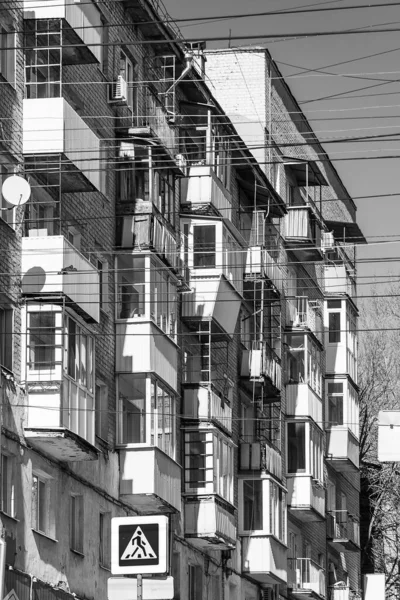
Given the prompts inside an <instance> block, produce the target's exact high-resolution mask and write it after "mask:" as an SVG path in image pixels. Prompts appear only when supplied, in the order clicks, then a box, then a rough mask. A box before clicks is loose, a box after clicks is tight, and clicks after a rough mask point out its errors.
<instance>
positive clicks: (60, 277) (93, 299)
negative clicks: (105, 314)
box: [21, 235, 100, 321]
mask: <svg viewBox="0 0 400 600" xmlns="http://www.w3.org/2000/svg"><path fill="white" fill-rule="evenodd" d="M21 267H22V291H23V293H24V294H27V295H30V296H40V295H46V294H47V295H50V294H52V295H54V294H64V295H65V296H66V297H67V298H69V300H70V301H71V303H72V306H73V308H74V309H75V310H77V311H79V312H80V313H82V315H83V316H84V317H85V318H86V319H87V320H93V321H100V289H99V273H98V271H97V269H96V268H95V267H94V266H93V265H92V263H91V262H90V261H88V260H87V259H86V258H85V257H84V256H83V255H82V254H81V253H80V252H78V250H76V248H75V247H74V246H73V245H72V244H70V243H69V242H68V240H66V239H65V238H64V236H62V235H54V236H40V237H24V238H22V265H21Z"/></svg>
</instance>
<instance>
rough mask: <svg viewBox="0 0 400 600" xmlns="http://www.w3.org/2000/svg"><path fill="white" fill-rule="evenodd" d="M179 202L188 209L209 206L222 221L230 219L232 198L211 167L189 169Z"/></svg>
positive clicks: (200, 166)
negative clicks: (218, 214) (219, 215)
mask: <svg viewBox="0 0 400 600" xmlns="http://www.w3.org/2000/svg"><path fill="white" fill-rule="evenodd" d="M181 202H182V204H183V205H185V206H186V207H187V208H189V209H190V208H193V209H197V208H199V207H200V206H202V205H203V206H204V205H211V206H212V207H213V208H215V209H217V210H218V212H219V213H220V214H221V216H222V217H223V218H224V219H228V220H229V221H230V220H231V219H232V196H231V194H230V192H228V190H227V189H226V188H225V187H224V185H223V184H222V182H221V181H220V180H219V178H218V177H217V175H216V174H215V172H214V170H213V169H212V168H211V167H207V166H203V165H199V166H192V167H190V172H189V177H188V178H187V179H183V181H182V200H181Z"/></svg>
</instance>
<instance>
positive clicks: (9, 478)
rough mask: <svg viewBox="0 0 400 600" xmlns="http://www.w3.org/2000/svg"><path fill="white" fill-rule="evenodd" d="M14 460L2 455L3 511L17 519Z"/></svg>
mask: <svg viewBox="0 0 400 600" xmlns="http://www.w3.org/2000/svg"><path fill="white" fill-rule="evenodd" d="M13 463H14V459H13V458H12V457H11V456H7V455H6V454H2V455H1V510H2V511H3V512H4V513H6V514H7V515H9V516H10V517H15V483H14V464H13Z"/></svg>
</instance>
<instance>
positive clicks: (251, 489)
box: [243, 479, 263, 531]
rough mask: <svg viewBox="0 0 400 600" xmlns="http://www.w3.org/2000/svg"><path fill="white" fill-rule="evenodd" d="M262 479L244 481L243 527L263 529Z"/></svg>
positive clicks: (251, 529) (250, 529)
mask: <svg viewBox="0 0 400 600" xmlns="http://www.w3.org/2000/svg"><path fill="white" fill-rule="evenodd" d="M262 485H263V482H262V480H261V479H249V480H244V481H243V529H244V531H260V530H262V529H263V507H262V502H263V495H262Z"/></svg>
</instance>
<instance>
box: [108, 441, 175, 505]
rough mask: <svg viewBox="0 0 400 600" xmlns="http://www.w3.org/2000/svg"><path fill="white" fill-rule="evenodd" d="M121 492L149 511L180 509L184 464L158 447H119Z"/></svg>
mask: <svg viewBox="0 0 400 600" xmlns="http://www.w3.org/2000/svg"><path fill="white" fill-rule="evenodd" d="M119 452H120V465H121V471H120V495H121V496H122V497H123V500H124V501H125V502H130V503H131V504H133V505H134V506H135V508H139V509H142V510H144V511H146V512H148V511H150V512H157V510H159V509H161V510H163V509H164V510H168V508H170V510H171V511H173V512H174V511H180V510H181V467H180V466H179V465H178V464H177V463H176V462H175V461H174V460H173V459H172V458H170V457H169V456H167V455H166V454H164V452H162V451H161V450H159V449H158V448H155V447H152V446H149V447H147V448H143V447H142V448H126V449H125V448H124V449H120V451H119Z"/></svg>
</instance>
